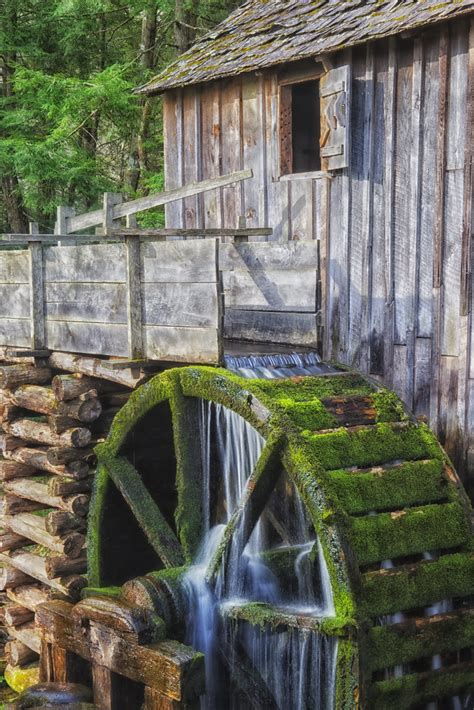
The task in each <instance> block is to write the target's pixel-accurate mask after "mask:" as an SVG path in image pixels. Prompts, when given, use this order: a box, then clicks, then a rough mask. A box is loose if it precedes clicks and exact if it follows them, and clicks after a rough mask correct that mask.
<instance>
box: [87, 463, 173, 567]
mask: <svg viewBox="0 0 474 710" xmlns="http://www.w3.org/2000/svg"><path fill="white" fill-rule="evenodd" d="M98 457H99V460H100V461H101V462H102V463H103V464H104V465H105V467H106V469H107V473H108V474H109V476H110V478H111V479H112V481H113V482H114V483H115V485H116V486H117V488H118V490H119V491H120V493H121V494H122V496H123V497H124V499H125V502H126V503H127V505H128V506H129V508H130V510H131V511H132V513H133V515H134V516H135V518H136V520H137V522H138V524H139V525H140V527H141V529H142V530H143V532H144V533H145V535H146V537H147V540H148V542H149V543H150V545H151V546H152V547H153V549H154V550H155V552H156V554H157V555H158V556H159V558H160V559H161V560H162V562H163V564H164V565H165V566H166V567H179V566H180V565H181V564H183V560H184V558H183V551H182V549H181V546H180V544H179V542H178V540H177V538H176V536H175V534H174V532H173V530H172V529H171V527H170V526H169V524H168V522H167V521H166V520H165V518H164V517H163V514H162V513H161V511H160V509H159V508H158V506H157V504H156V503H155V501H154V500H153V498H152V497H151V495H150V493H149V491H148V490H147V488H146V486H145V484H144V483H143V481H142V479H141V478H140V475H139V473H138V472H137V471H136V469H135V468H134V467H133V466H132V464H131V463H130V462H129V461H128V460H127V459H126V458H124V457H122V456H121V457H119V458H118V459H115V460H111V459H109V458H108V457H106V456H104V457H101V455H100V453H99V454H98Z"/></svg>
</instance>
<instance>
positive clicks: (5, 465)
mask: <svg viewBox="0 0 474 710" xmlns="http://www.w3.org/2000/svg"><path fill="white" fill-rule="evenodd" d="M35 470H36V468H35V467H33V466H27V465H25V464H22V463H17V462H16V461H5V459H0V481H10V480H11V479H12V478H25V476H31V475H32V474H33V473H34V472H35Z"/></svg>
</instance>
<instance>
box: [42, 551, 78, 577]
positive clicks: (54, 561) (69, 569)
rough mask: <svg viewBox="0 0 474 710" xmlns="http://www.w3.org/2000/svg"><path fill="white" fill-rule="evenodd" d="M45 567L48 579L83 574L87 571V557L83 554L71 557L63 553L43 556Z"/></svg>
mask: <svg viewBox="0 0 474 710" xmlns="http://www.w3.org/2000/svg"><path fill="white" fill-rule="evenodd" d="M45 569H46V576H47V578H48V579H55V578H56V577H68V576H70V575H73V574H83V573H84V572H86V571H87V558H86V557H84V556H83V557H76V558H75V559H71V558H70V557H66V556H65V555H52V556H51V557H46V558H45Z"/></svg>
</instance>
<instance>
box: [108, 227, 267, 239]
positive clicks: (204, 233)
mask: <svg viewBox="0 0 474 710" xmlns="http://www.w3.org/2000/svg"><path fill="white" fill-rule="evenodd" d="M272 232H273V230H272V229H271V228H270V227H255V228H252V229H250V228H249V229H247V228H245V229H239V228H238V227H235V228H229V227H225V228H224V227H211V228H209V229H204V228H200V227H198V228H196V229H173V228H172V229H126V228H125V229H123V228H121V229H113V230H112V232H111V236H113V237H117V238H123V237H139V238H140V239H151V240H153V239H156V241H160V240H166V239H167V237H185V238H186V239H203V238H206V237H221V238H223V237H226V238H227V237H228V238H229V239H238V237H244V236H246V237H268V236H271V234H272Z"/></svg>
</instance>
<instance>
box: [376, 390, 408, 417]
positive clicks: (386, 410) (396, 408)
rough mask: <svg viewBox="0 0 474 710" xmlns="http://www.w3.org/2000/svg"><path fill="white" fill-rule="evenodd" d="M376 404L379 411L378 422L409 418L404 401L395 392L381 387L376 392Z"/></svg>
mask: <svg viewBox="0 0 474 710" xmlns="http://www.w3.org/2000/svg"><path fill="white" fill-rule="evenodd" d="M373 398H374V405H375V409H376V411H377V422H403V421H407V420H408V415H407V413H406V412H405V407H404V406H403V404H402V401H401V400H400V398H399V397H397V395H396V394H395V393H394V392H390V390H386V389H380V390H379V391H378V392H374V395H373Z"/></svg>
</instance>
